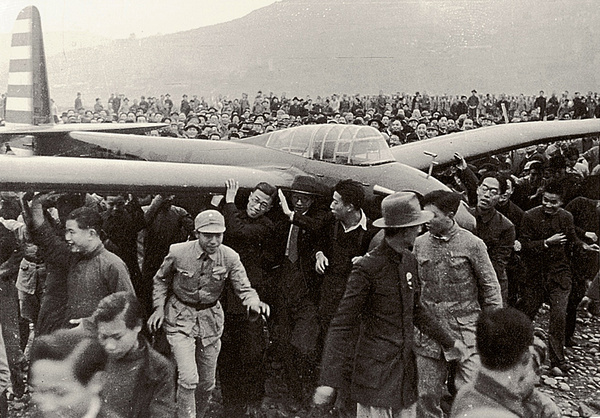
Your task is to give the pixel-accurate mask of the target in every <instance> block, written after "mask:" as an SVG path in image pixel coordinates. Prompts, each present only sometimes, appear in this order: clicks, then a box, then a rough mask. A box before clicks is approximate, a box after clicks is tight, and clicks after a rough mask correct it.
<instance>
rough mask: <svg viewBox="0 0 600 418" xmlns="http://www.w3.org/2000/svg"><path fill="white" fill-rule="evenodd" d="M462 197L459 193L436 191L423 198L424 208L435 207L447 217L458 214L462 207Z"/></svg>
mask: <svg viewBox="0 0 600 418" xmlns="http://www.w3.org/2000/svg"><path fill="white" fill-rule="evenodd" d="M460 201H461V197H460V195H459V194H458V193H454V192H449V191H446V190H434V191H433V192H429V193H427V194H426V195H425V196H423V202H422V206H423V207H425V206H427V205H433V206H435V207H436V208H438V209H439V210H441V211H442V212H443V213H444V214H445V215H448V214H449V213H450V212H454V213H456V212H457V211H458V207H459V206H460Z"/></svg>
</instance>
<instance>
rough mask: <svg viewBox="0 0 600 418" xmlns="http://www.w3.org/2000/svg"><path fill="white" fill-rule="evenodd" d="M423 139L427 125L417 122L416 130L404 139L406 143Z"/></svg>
mask: <svg viewBox="0 0 600 418" xmlns="http://www.w3.org/2000/svg"><path fill="white" fill-rule="evenodd" d="M409 122H410V121H409ZM424 139H427V125H426V124H425V123H423V122H419V124H418V125H417V129H416V130H415V131H414V132H411V133H410V134H408V136H407V137H406V142H416V141H422V140H424Z"/></svg>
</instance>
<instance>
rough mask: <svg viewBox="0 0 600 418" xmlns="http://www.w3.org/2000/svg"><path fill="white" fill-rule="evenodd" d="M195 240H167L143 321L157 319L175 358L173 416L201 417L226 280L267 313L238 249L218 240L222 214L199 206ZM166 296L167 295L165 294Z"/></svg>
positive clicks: (152, 323)
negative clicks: (151, 308) (148, 312)
mask: <svg viewBox="0 0 600 418" xmlns="http://www.w3.org/2000/svg"><path fill="white" fill-rule="evenodd" d="M194 227H195V231H196V238H197V239H196V240H194V241H188V242H182V243H179V244H173V245H171V247H170V249H169V254H167V256H166V257H165V259H164V261H163V263H162V265H161V266H160V269H159V270H158V272H157V273H156V275H155V276H154V289H153V305H154V313H153V314H152V316H151V317H150V319H148V327H149V328H150V331H152V332H154V331H156V330H157V329H158V328H160V327H161V326H162V325H163V322H164V326H165V332H166V334H167V340H168V341H169V345H170V346H171V351H172V353H173V357H174V358H175V362H176V364H177V369H178V372H177V385H178V386H177V416H178V417H179V418H183V417H198V418H202V417H204V415H205V413H206V411H207V409H208V403H209V400H210V394H211V392H212V390H213V389H214V387H215V375H216V369H217V357H218V356H219V351H220V348H221V334H222V333H223V322H224V314H223V308H222V307H221V303H220V302H219V297H220V296H221V293H222V292H223V289H224V287H225V284H226V283H227V282H229V283H230V284H231V286H232V287H233V290H234V292H235V294H236V295H237V296H238V297H239V298H240V299H241V300H242V304H243V305H244V307H245V308H246V309H248V311H249V312H251V313H252V314H254V315H265V316H268V315H269V306H268V305H266V304H264V303H262V302H261V301H260V299H259V297H258V295H257V294H256V291H255V290H254V289H252V287H251V286H250V281H249V280H248V277H247V276H246V271H245V269H244V266H243V265H242V263H241V262H240V257H239V255H238V254H237V253H236V252H235V251H234V250H232V249H231V248H229V247H227V246H225V245H221V243H222V241H223V233H224V232H225V219H224V218H223V215H221V214H220V213H219V212H217V211H216V210H205V211H203V212H201V213H200V214H198V216H196V219H195V220H194ZM167 296H168V297H167Z"/></svg>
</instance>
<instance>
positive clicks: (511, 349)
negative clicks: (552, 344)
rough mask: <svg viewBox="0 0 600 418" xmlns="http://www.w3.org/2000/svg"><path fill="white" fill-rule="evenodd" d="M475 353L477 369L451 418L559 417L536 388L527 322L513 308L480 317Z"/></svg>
mask: <svg viewBox="0 0 600 418" xmlns="http://www.w3.org/2000/svg"><path fill="white" fill-rule="evenodd" d="M477 351H478V352H479V354H480V357H481V369H480V370H479V371H478V373H477V377H476V378H475V380H474V381H473V382H472V383H470V384H468V385H466V386H465V387H463V388H462V389H461V390H460V391H459V392H458V394H457V396H456V400H455V401H454V404H453V405H452V412H451V414H450V417H451V418H458V417H473V418H475V417H484V416H494V417H496V416H503V417H539V418H558V417H561V416H562V414H561V412H560V409H559V408H558V407H557V406H556V404H554V402H553V401H552V399H550V398H549V397H548V396H547V395H545V394H543V393H542V392H540V391H539V390H537V389H536V387H535V386H536V384H537V382H538V380H539V376H538V374H537V372H538V369H539V366H540V363H539V354H538V352H537V347H535V346H534V336H533V324H532V323H531V320H530V319H529V318H527V316H525V315H524V314H523V313H521V312H519V311H517V310H516V309H513V308H503V309H497V310H495V311H484V312H482V313H481V317H480V318H479V320H478V321H477Z"/></svg>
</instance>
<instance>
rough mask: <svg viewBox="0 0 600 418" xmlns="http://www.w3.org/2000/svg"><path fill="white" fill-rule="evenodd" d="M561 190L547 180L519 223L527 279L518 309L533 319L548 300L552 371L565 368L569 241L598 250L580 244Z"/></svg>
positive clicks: (559, 372) (593, 247)
mask: <svg viewBox="0 0 600 418" xmlns="http://www.w3.org/2000/svg"><path fill="white" fill-rule="evenodd" d="M563 196H564V189H563V186H562V185H561V184H560V183H558V182H551V183H549V184H548V185H547V186H546V187H545V189H544V193H543V196H542V204H541V205H540V206H537V207H535V208H533V209H530V210H528V211H527V212H525V215H524V216H523V223H522V225H521V238H520V242H521V244H522V247H523V249H522V255H523V260H524V262H525V264H526V266H527V272H526V275H527V278H526V280H525V282H524V283H523V286H522V291H523V294H522V298H521V299H520V300H519V302H518V303H517V308H518V309H519V310H521V311H522V312H524V313H525V314H526V315H527V316H529V318H531V319H532V320H533V319H534V318H535V315H536V314H537V311H538V310H539V308H540V307H541V306H542V303H543V302H544V300H546V297H547V300H548V301H549V302H550V320H549V325H548V348H549V354H550V366H551V368H552V369H551V372H552V374H555V375H563V374H565V373H567V371H568V365H567V361H566V358H565V353H564V346H565V325H566V314H567V303H568V299H569V294H570V292H571V277H572V276H571V266H570V262H569V253H570V248H571V247H570V246H567V244H570V245H571V246H575V247H580V248H581V249H582V250H586V251H589V250H592V251H597V250H598V245H597V244H594V245H589V244H585V243H583V242H582V241H581V240H580V239H579V238H578V237H577V235H576V233H575V225H574V224H573V215H571V214H570V213H569V212H567V211H566V210H565V209H563V208H561V206H562V204H563Z"/></svg>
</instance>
